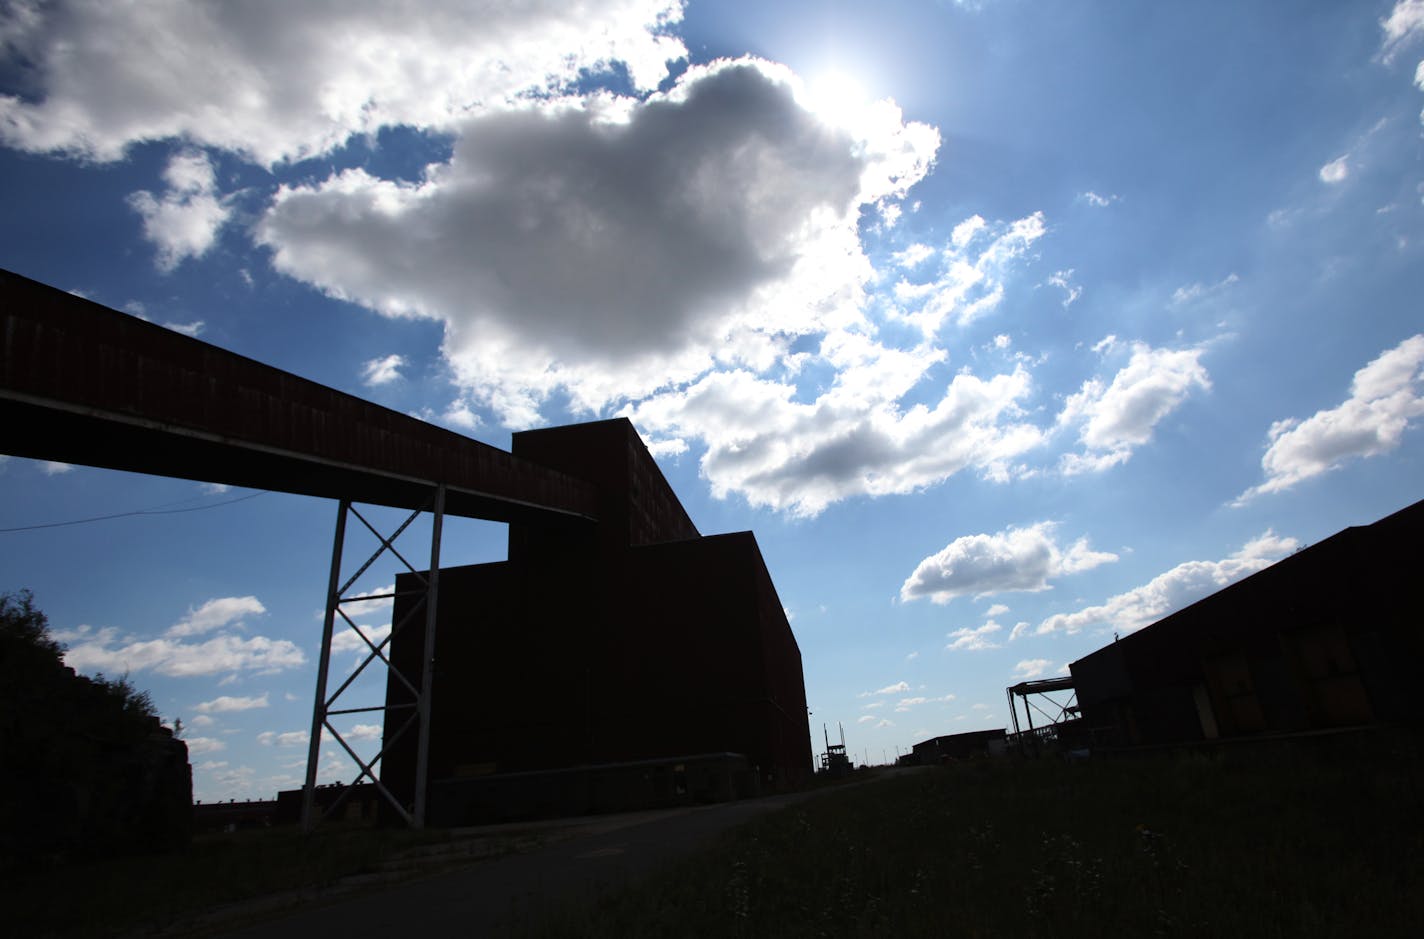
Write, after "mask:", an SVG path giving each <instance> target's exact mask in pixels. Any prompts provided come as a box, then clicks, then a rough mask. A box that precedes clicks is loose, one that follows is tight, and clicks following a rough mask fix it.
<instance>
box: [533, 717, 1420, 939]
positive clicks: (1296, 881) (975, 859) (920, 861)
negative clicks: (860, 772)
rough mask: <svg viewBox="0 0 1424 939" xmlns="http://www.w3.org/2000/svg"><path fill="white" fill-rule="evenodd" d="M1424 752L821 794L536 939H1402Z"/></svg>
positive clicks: (1090, 768)
mask: <svg viewBox="0 0 1424 939" xmlns="http://www.w3.org/2000/svg"><path fill="white" fill-rule="evenodd" d="M1422 783H1424V763H1421V759H1420V749H1419V746H1418V745H1417V742H1416V741H1414V740H1412V739H1409V740H1403V741H1401V740H1399V739H1395V738H1387V737H1371V738H1368V739H1360V738H1349V739H1332V740H1325V741H1314V742H1310V743H1306V744H1300V743H1297V744H1290V745H1277V746H1272V747H1268V748H1266V749H1259V748H1252V749H1232V750H1220V751H1213V752H1202V753H1193V754H1186V755H1177V756H1156V757H1150V758H1133V759H1117V760H1094V761H1090V762H1084V763H1061V762H1056V761H1040V762H1018V761H1009V760H1006V761H993V762H990V761H985V762H976V763H962V764H956V765H952V766H948V767H943V768H935V769H929V770H923V771H920V772H916V773H913V774H907V775H904V776H900V777H898V778H893V779H888V780H886V781H884V782H877V783H875V784H873V785H867V786H860V787H853V788H850V789H846V790H844V791H840V792H831V793H828V794H826V795H823V796H820V797H818V798H816V799H814V800H811V801H809V802H806V803H803V804H801V805H799V806H796V807H794V808H791V809H788V810H786V811H783V812H781V813H778V814H776V815H774V816H770V817H767V818H765V819H763V820H761V821H759V822H756V823H753V824H751V825H748V826H746V827H744V828H741V829H739V830H738V831H736V832H733V833H731V834H730V835H729V836H728V837H727V838H726V839H725V840H724V841H723V842H722V843H721V844H720V845H719V846H718V847H717V848H716V849H715V850H713V851H711V852H709V853H708V854H706V855H704V856H701V857H698V858H696V859H693V860H691V861H690V862H688V863H686V864H684V865H682V866H680V867H677V868H675V869H672V870H670V871H668V872H666V873H665V874H663V875H661V876H659V877H658V878H656V879H654V880H652V881H649V882H646V883H645V884H643V885H641V886H639V887H637V888H634V889H632V890H630V891H628V892H625V893H622V894H619V895H616V896H612V897H608V898H605V899H604V900H603V901H601V902H600V903H598V904H597V905H596V906H595V907H593V908H591V909H584V910H576V911H570V912H566V913H565V914H563V915H562V917H561V918H559V919H557V920H556V921H554V923H553V924H552V926H551V927H550V928H548V929H546V930H545V931H544V932H543V933H541V935H545V936H550V937H554V936H580V937H584V936H589V937H598V936H620V937H621V936H679V937H681V936H716V937H751V936H776V937H783V936H966V937H974V936H985V937H988V936H995V937H997V936H1014V937H1023V939H1033V937H1070V936H1124V937H1129V936H1130V937H1137V936H1250V937H1273V936H1280V937H1298V936H1337V935H1338V936H1351V937H1354V936H1372V937H1387V936H1411V937H1412V936H1415V935H1418V934H1419V932H1418V930H1419V924H1420V923H1424V803H1421V798H1424V788H1421V784H1422Z"/></svg>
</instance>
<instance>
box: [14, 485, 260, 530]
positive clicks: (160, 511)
mask: <svg viewBox="0 0 1424 939" xmlns="http://www.w3.org/2000/svg"><path fill="white" fill-rule="evenodd" d="M267 492H268V490H266V489H264V490H262V491H261V492H249V493H248V494H247V495H245V496H238V497H237V498H236V499H224V500H223V501H222V502H213V503H211V504H209V505H191V506H188V507H187V508H186V509H169V508H164V506H165V505H176V504H179V503H173V502H166V503H164V504H163V505H160V506H155V507H154V508H151V509H135V510H133V511H132V512H115V513H114V514H113V515H95V516H92V517H91V518H76V519H72V520H70V521H67V522H47V523H45V524H43V525H21V526H19V527H17V528H0V535H8V534H11V533H13V532H19V531H38V530H39V529H41V528H64V527H65V526H67V525H87V524H89V523H90V522H107V521H109V520H110V519H115V518H132V517H133V516H136V515H178V514H181V513H183V512H203V511H206V510H207V509H216V508H221V507H222V506H224V505H233V504H234V503H237V502H246V501H247V500H248V499H255V498H257V497H258V496H265V495H267ZM181 501H182V502H190V501H192V500H190V499H184V500H181Z"/></svg>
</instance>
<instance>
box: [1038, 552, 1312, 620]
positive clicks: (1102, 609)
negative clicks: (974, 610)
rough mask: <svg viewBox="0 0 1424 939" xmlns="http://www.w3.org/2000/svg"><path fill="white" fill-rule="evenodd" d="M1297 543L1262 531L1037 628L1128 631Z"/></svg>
mask: <svg viewBox="0 0 1424 939" xmlns="http://www.w3.org/2000/svg"><path fill="white" fill-rule="evenodd" d="M1297 547H1299V542H1297V541H1296V540H1295V539H1294V538H1283V537H1280V536H1279V535H1276V534H1275V533H1274V532H1270V531H1268V532H1266V533H1265V534H1263V535H1261V536H1260V537H1258V538H1255V539H1253V540H1252V541H1250V542H1247V543H1246V544H1245V545H1244V546H1243V547H1242V548H1241V550H1240V551H1237V552H1236V553H1235V554H1232V555H1231V556H1230V557H1228V558H1224V559H1222V560H1220V561H1185V562H1183V563H1181V564H1178V565H1177V566H1176V567H1174V568H1172V569H1171V570H1169V571H1167V572H1165V573H1162V574H1158V575H1157V576H1156V577H1154V578H1152V580H1150V581H1148V582H1147V583H1146V584H1143V585H1142V586H1141V587H1137V588H1134V589H1132V590H1129V591H1127V592H1126V593H1120V594H1117V595H1116V596H1113V597H1109V598H1108V599H1107V601H1105V602H1104V603H1102V604H1100V605H1097V606H1089V607H1084V608H1083V609H1081V610H1077V611H1076V612H1073V613H1057V614H1054V615H1053V616H1050V617H1048V618H1047V619H1045V620H1044V621H1043V622H1042V623H1040V624H1039V626H1038V630H1037V632H1038V634H1039V635H1043V634H1046V633H1052V632H1066V633H1069V634H1070V635H1071V634H1074V633H1078V632H1080V631H1082V630H1083V629H1085V628H1086V627H1089V626H1103V627H1105V628H1108V629H1113V630H1117V631H1120V632H1132V631H1134V630H1137V629H1141V628H1142V627H1144V626H1148V625H1150V624H1152V623H1154V622H1156V621H1157V620H1159V619H1161V618H1162V617H1164V616H1166V615H1168V614H1169V613H1173V612H1175V611H1177V610H1180V609H1182V608H1183V607H1185V606H1188V605H1190V604H1192V603H1195V602H1196V601H1198V600H1200V599H1202V598H1203V597H1205V596H1208V595H1210V594H1212V593H1215V592H1216V591H1218V590H1220V589H1221V588H1222V587H1225V586H1227V585H1228V584H1232V583H1235V582H1236V581H1238V580H1240V579H1241V578H1243V577H1246V576H1247V575H1249V574H1254V573H1255V572H1256V571H1259V570H1261V569H1263V568H1266V567H1269V566H1270V565H1271V564H1272V563H1274V562H1275V561H1277V560H1279V559H1280V558H1282V557H1284V556H1285V555H1287V554H1289V553H1291V552H1292V551H1294V550H1295V549H1296V548H1297Z"/></svg>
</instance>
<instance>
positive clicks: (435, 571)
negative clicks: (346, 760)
mask: <svg viewBox="0 0 1424 939" xmlns="http://www.w3.org/2000/svg"><path fill="white" fill-rule="evenodd" d="M425 512H430V513H431V516H432V524H431V535H430V568H429V572H428V573H426V574H422V572H420V571H417V570H416V569H415V567H414V566H412V565H411V563H410V562H409V561H407V560H406V559H405V557H404V556H403V555H402V554H401V553H400V551H399V550H398V549H397V548H396V546H395V543H396V541H397V539H399V538H400V536H401V535H402V533H404V532H405V530H406V529H407V528H408V527H410V525H411V523H412V522H414V521H415V520H416V519H417V518H419V517H420V516H421V515H422V514H424V513H425ZM349 515H354V516H355V517H356V518H357V520H359V521H360V522H361V523H362V524H363V525H364V526H365V527H366V529H367V530H368V531H370V532H371V534H373V535H375V536H376V539H377V541H379V542H380V547H379V548H377V549H376V550H375V552H374V553H373V554H372V555H371V556H370V557H369V558H367V559H366V561H365V563H363V564H362V565H361V566H360V568H358V569H357V571H356V572H355V573H354V574H352V575H351V576H350V577H349V578H347V579H346V580H345V581H344V582H343V581H342V580H341V571H342V560H343V558H342V555H343V553H344V549H345V544H346V523H347V519H348V516H349ZM444 521H445V487H444V485H437V486H435V487H434V490H433V492H432V495H431V499H430V501H429V502H428V503H426V504H425V505H424V506H422V507H421V508H418V509H416V510H415V511H414V512H412V513H411V514H410V515H409V517H407V518H406V520H405V521H404V522H403V523H401V525H400V526H399V527H398V528H397V529H396V530H395V532H394V533H392V534H391V535H390V536H389V537H387V536H386V535H383V534H381V532H379V531H377V530H376V528H375V526H373V525H372V524H371V523H370V522H369V521H367V519H366V517H365V516H363V515H362V514H361V512H360V511H359V510H358V509H357V508H356V507H355V506H354V505H352V504H351V502H350V501H349V500H343V501H342V502H341V507H340V509H339V510H338V512H337V516H336V540H335V545H334V547H333V548H332V552H331V577H330V580H329V582H328V586H327V600H326V615H325V617H324V619H323V622H322V636H321V655H320V659H319V661H318V662H317V684H316V698H315V701H314V703H313V706H312V725H311V738H310V739H309V740H308V743H307V774H306V784H305V786H304V787H303V792H302V828H303V830H304V831H308V832H310V831H312V830H313V829H314V828H316V826H317V825H319V824H320V823H321V821H322V820H323V819H324V818H326V817H327V816H329V815H332V814H334V813H335V812H336V811H337V810H338V809H339V808H340V807H341V806H342V805H343V804H344V803H345V802H346V800H347V798H349V797H350V795H351V793H352V791H353V790H354V789H355V787H356V786H358V785H360V784H361V783H362V781H364V780H369V781H370V782H371V784H372V785H373V786H375V789H376V792H377V793H378V794H379V795H380V796H382V797H383V798H384V799H385V800H386V801H387V802H388V803H390V805H391V807H392V808H393V809H394V810H395V811H396V813H397V814H398V815H400V817H401V818H403V819H405V821H406V824H408V825H409V826H410V827H412V828H421V827H424V824H425V788H426V784H427V777H428V774H427V764H428V762H429V758H430V715H431V689H432V685H433V683H434V661H435V627H436V614H437V612H438V610H437V603H436V600H437V595H438V584H439V580H440V539H441V533H442V530H443V528H444ZM387 552H389V553H390V554H391V556H393V557H394V558H396V559H397V560H398V561H399V562H400V563H401V565H403V566H404V567H405V569H406V570H407V571H408V572H410V573H411V574H414V575H415V576H416V578H417V579H418V580H419V581H420V588H419V590H418V591H407V595H412V596H414V595H418V596H419V599H418V600H417V601H416V602H415V603H414V604H413V605H412V606H411V608H410V609H409V610H408V611H407V612H406V614H405V616H404V617H403V618H402V619H401V621H400V622H399V623H395V622H393V623H392V624H391V632H390V635H388V636H387V637H386V638H384V639H382V640H381V641H380V642H379V643H376V642H372V641H371V638H370V637H369V636H367V635H366V633H364V632H363V631H361V629H360V628H359V627H358V626H357V625H356V623H355V622H354V621H352V619H351V617H349V616H347V615H346V613H345V612H344V611H343V610H342V609H341V606H342V604H343V603H357V602H369V601H371V600H386V599H389V600H394V599H395V597H396V594H395V593H394V592H392V593H386V594H376V595H364V596H361V595H353V596H348V595H347V591H349V590H351V589H352V587H353V585H354V584H355V583H356V581H357V580H359V579H360V577H361V575H363V574H364V573H366V571H367V570H368V569H369V568H370V567H371V565H372V564H374V563H375V562H376V561H377V560H378V559H379V558H380V557H381V556H382V555H384V554H386V553H387ZM422 610H423V611H424V614H425V649H424V657H423V658H422V660H421V673H420V675H419V676H418V678H417V679H416V680H418V681H419V685H417V684H416V682H415V681H413V680H412V676H410V675H406V674H404V673H403V672H401V670H400V669H399V668H397V667H396V666H395V665H394V664H393V663H392V662H391V660H390V658H389V657H388V656H387V654H386V653H387V647H388V646H389V645H390V643H391V641H392V640H393V639H394V638H395V636H396V634H397V633H399V632H400V631H401V630H402V629H403V628H404V627H405V626H406V624H407V623H409V622H411V621H412V620H413V619H414V616H415V615H416V614H417V613H419V612H421V611H422ZM337 617H340V618H341V620H342V621H344V622H345V624H346V625H347V626H349V627H350V628H352V629H354V630H356V633H357V635H358V636H360V637H361V639H362V641H363V642H365V644H366V647H367V649H368V651H367V653H366V656H365V658H364V659H362V661H361V663H360V664H359V665H358V666H357V667H356V669H355V671H353V672H352V673H351V674H350V675H348V676H347V677H346V679H345V680H344V681H343V682H342V683H341V685H340V687H338V688H337V689H336V690H335V691H334V692H331V693H330V694H328V693H327V681H328V679H329V677H330V674H331V669H330V665H331V646H332V638H333V634H334V632H335V629H336V620H337ZM375 661H379V662H380V663H381V664H382V665H384V666H385V667H386V675H387V679H386V681H387V685H388V686H389V685H390V684H391V683H392V682H398V683H400V684H402V685H404V686H405V688H406V690H407V691H408V692H409V693H410V697H411V698H412V699H413V703H407V704H395V705H387V704H384V703H383V704H380V705H375V706H369V707H349V708H337V707H335V705H336V703H337V701H338V699H340V698H341V695H342V693H343V692H345V691H346V689H347V688H349V687H350V686H351V684H352V683H353V682H354V681H356V679H357V678H358V677H360V675H361V673H362V672H364V671H365V670H366V667H367V666H369V665H370V664H371V663H372V662H375ZM375 712H381V713H382V715H383V719H384V723H383V734H382V737H383V746H382V748H381V751H380V752H379V753H377V754H376V756H375V757H374V758H372V759H371V760H370V761H369V762H368V761H366V760H363V759H362V758H361V757H360V755H358V754H357V753H356V751H355V749H354V748H352V746H351V745H350V743H348V742H347V741H346V739H345V737H343V736H342V734H341V733H340V731H338V730H337V729H336V728H335V727H333V726H332V724H331V718H332V717H335V716H339V715H344V714H367V713H375ZM402 713H403V714H404V720H403V721H402V722H401V723H400V725H399V727H396V728H395V730H394V732H392V721H394V720H396V718H397V717H398V716H400V715H401V714H402ZM412 725H417V727H418V730H417V734H418V738H419V743H418V747H417V756H416V793H415V798H414V804H413V805H403V804H402V803H401V802H400V800H399V799H397V798H396V797H395V795H394V794H393V793H392V792H391V791H390V790H389V789H388V788H387V787H386V786H385V785H384V784H383V783H382V782H381V780H380V778H379V777H378V776H377V775H376V767H377V764H379V763H380V761H381V758H382V757H383V756H385V753H386V750H388V749H389V748H390V747H391V746H393V745H394V744H395V743H396V741H398V740H399V739H400V738H401V737H403V736H404V735H405V734H406V733H407V732H409V730H410V729H411V726H412ZM323 734H327V735H330V737H331V739H333V740H335V741H336V742H337V743H338V744H339V745H340V746H341V748H342V749H343V750H344V751H345V752H346V755H347V756H348V757H350V758H351V760H352V762H353V763H355V765H356V766H357V767H358V768H359V772H358V773H357V775H356V777H355V778H354V779H353V780H352V781H351V782H350V783H349V784H348V785H346V787H345V788H344V789H342V791H341V792H340V793H339V794H338V795H337V797H336V799H335V800H334V801H333V802H332V804H331V805H328V806H325V807H319V806H317V804H316V789H317V787H316V775H317V767H318V764H319V760H320V757H321V740H322V736H323Z"/></svg>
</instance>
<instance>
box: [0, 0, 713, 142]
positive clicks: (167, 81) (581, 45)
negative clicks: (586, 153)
mask: <svg viewBox="0 0 1424 939" xmlns="http://www.w3.org/2000/svg"><path fill="white" fill-rule="evenodd" d="M681 15H682V3H681V2H680V0H578V2H564V0H476V2H470V0H302V2H301V3H289V2H286V0H244V2H241V3H232V2H228V0H136V2H126V3H115V2H112V0H54V2H41V0H12V2H10V3H7V4H5V5H4V7H3V8H0V50H3V53H4V55H5V57H6V58H9V59H10V60H11V61H12V62H16V63H24V64H25V66H26V68H25V69H24V70H23V71H20V72H18V73H17V74H18V79H19V83H20V84H21V86H22V88H21V89H20V90H19V91H20V93H12V94H6V95H0V140H3V141H4V142H5V143H6V144H8V145H9V146H13V147H20V148H23V149H26V150H32V151H37V152H48V151H65V152H69V153H74V154H77V155H80V156H83V157H86V158H89V159H95V160H115V159H118V158H119V157H121V156H122V155H123V154H124V151H125V149H126V148H127V147H128V146H129V145H130V144H132V143H135V142H137V141H145V140H164V139H183V140H187V141H189V142H190V143H192V144H194V145H197V146H203V147H213V148H217V149H222V150H228V151H231V152H234V153H238V154H242V155H243V156H245V157H247V158H248V159H251V160H253V161H255V162H257V163H261V164H265V165H272V164H276V163H279V162H282V161H287V160H295V159H300V158H303V157H309V156H313V155H316V154H319V153H323V152H325V151H327V150H330V149H331V148H333V147H335V146H338V145H340V144H342V143H344V142H345V141H346V140H347V139H348V138H349V137H350V136H351V135H352V134H367V133H374V132H375V131H377V130H379V129H380V128H382V127H390V126H398V125H407V126H412V127H420V128H446V127H449V126H450V125H451V124H452V123H454V122H457V121H459V120H462V119H464V118H465V117H466V116H467V115H468V114H469V113H470V112H471V110H478V109H483V108H487V107H499V106H502V105H505V104H507V103H508V102H510V101H512V100H515V99H517V98H520V97H523V96H528V95H530V94H545V93H547V92H549V91H550V90H551V89H557V88H560V87H562V86H563V85H565V84H566V83H568V82H569V81H572V80H574V79H576V78H577V77H578V75H579V74H580V72H581V71H582V70H585V69H589V70H600V69H603V68H606V67H608V66H609V65H610V64H611V63H613V62H618V63H621V64H622V65H623V66H624V67H625V68H626V71H627V73H628V75H629V77H630V79H631V81H632V83H633V85H634V86H635V87H637V88H642V89H651V88H653V87H655V86H656V85H657V83H658V82H659V81H661V80H662V78H663V77H664V76H665V74H666V66H667V62H668V60H670V59H676V58H678V57H680V56H682V55H684V54H685V50H684V48H683V46H682V43H681V41H680V40H678V39H676V38H675V37H673V36H671V35H668V34H667V33H666V27H667V26H668V25H669V24H671V23H673V22H676V21H677V20H679V19H680V18H681Z"/></svg>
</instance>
